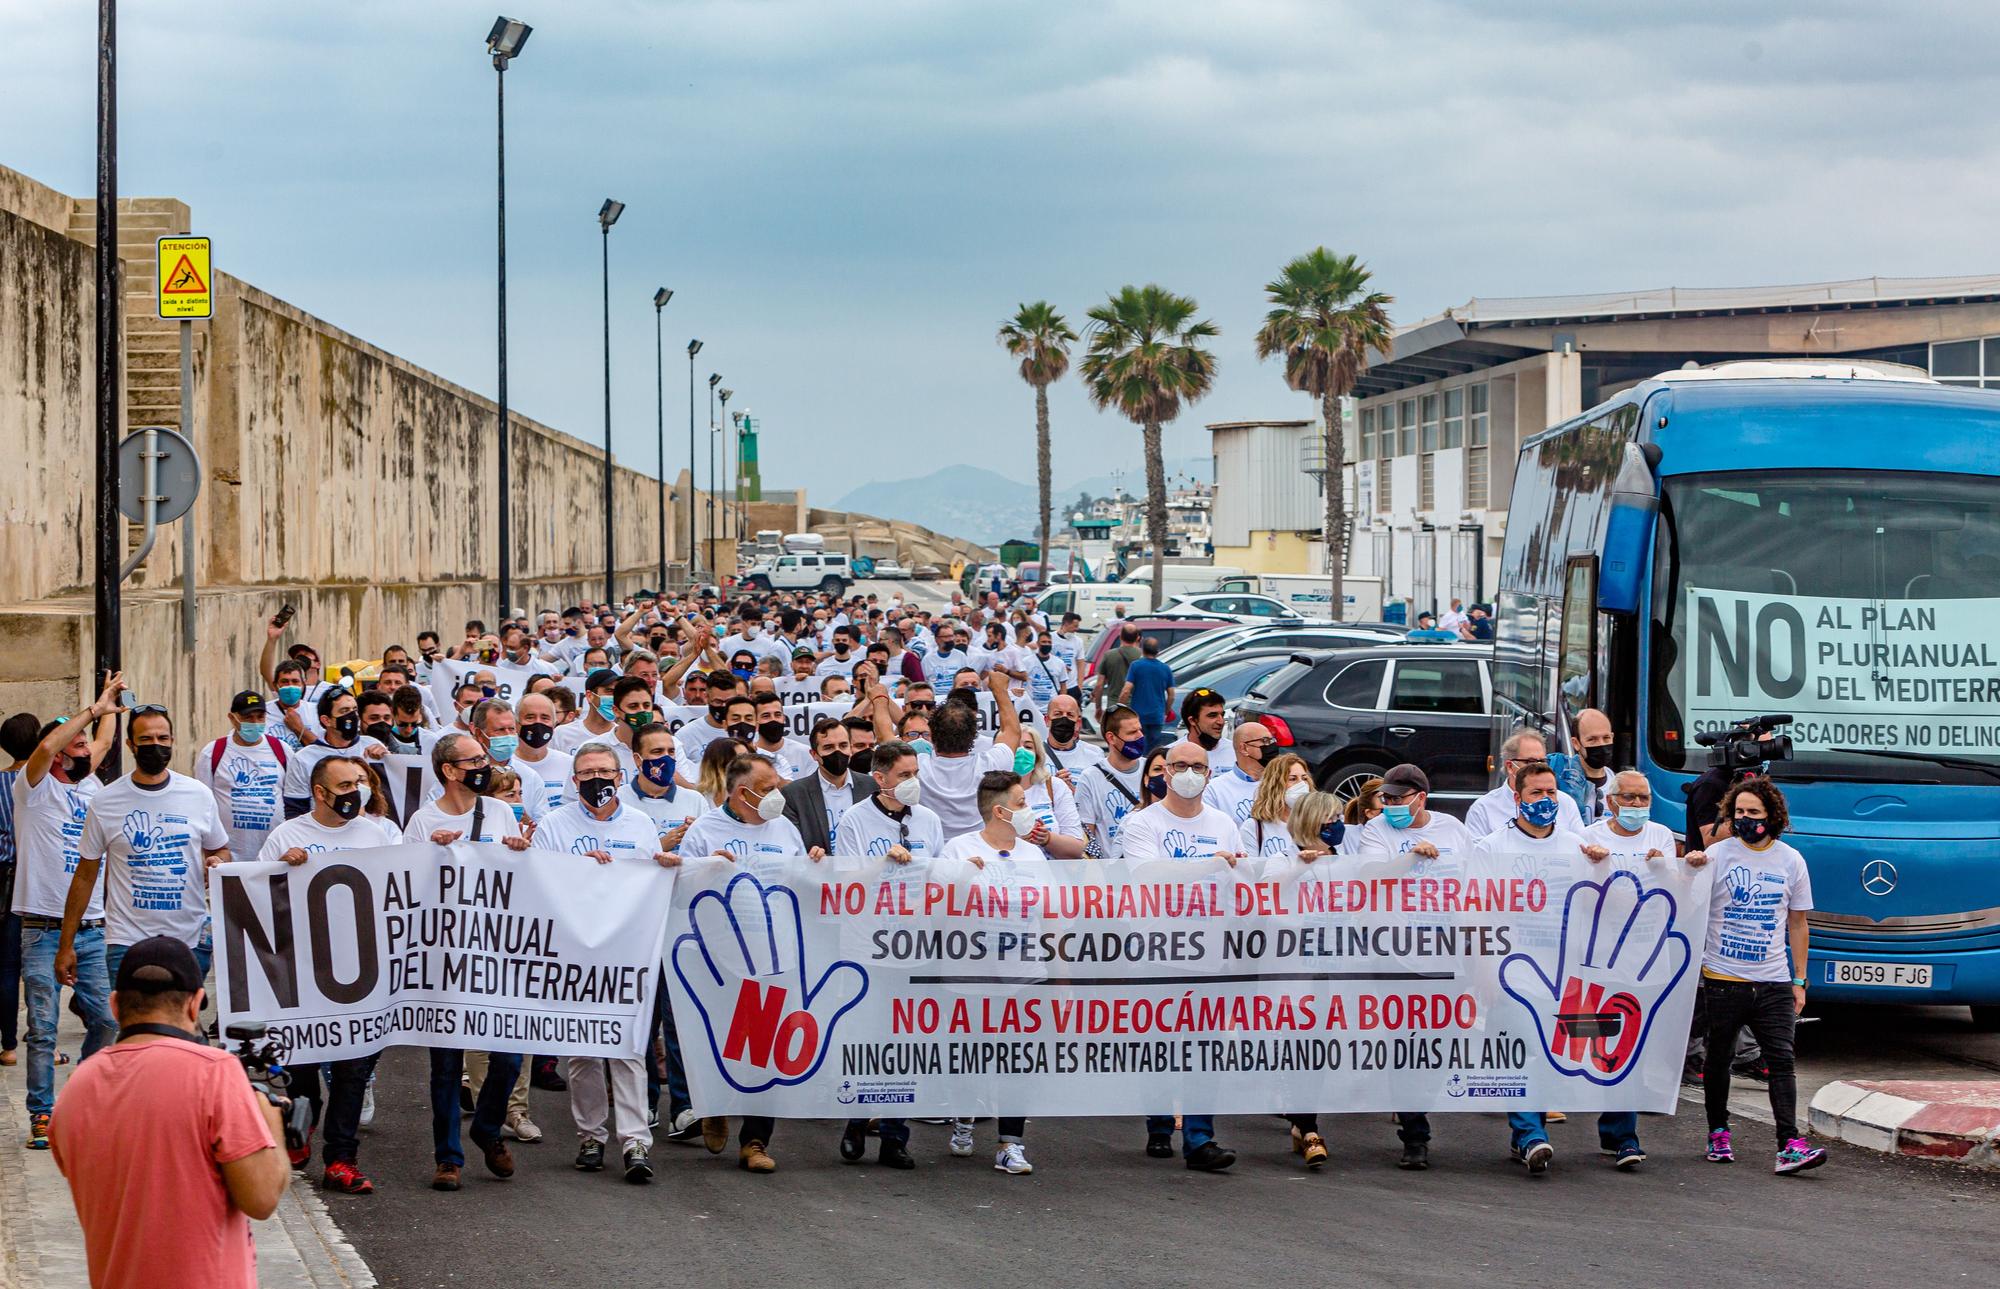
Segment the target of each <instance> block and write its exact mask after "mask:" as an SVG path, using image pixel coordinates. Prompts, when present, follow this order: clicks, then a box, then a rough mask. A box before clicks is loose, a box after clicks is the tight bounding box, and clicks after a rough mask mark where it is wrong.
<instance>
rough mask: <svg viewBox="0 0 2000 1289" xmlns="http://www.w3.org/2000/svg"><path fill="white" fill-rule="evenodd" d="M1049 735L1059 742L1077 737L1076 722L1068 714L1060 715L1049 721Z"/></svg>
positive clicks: (1065, 741)
mask: <svg viewBox="0 0 2000 1289" xmlns="http://www.w3.org/2000/svg"><path fill="white" fill-rule="evenodd" d="M1049 737H1050V738H1052V739H1054V740H1055V741H1056V742H1058V743H1067V742H1069V741H1070V740H1071V739H1074V738H1075V737H1076V722H1075V721H1073V720H1071V719H1070V718H1069V717H1067V716H1058V717H1056V718H1055V719H1054V720H1052V721H1050V722H1049Z"/></svg>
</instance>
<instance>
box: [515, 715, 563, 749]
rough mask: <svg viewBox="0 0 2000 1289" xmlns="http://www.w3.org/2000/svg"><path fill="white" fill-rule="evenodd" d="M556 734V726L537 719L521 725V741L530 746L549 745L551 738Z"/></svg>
mask: <svg viewBox="0 0 2000 1289" xmlns="http://www.w3.org/2000/svg"><path fill="white" fill-rule="evenodd" d="M555 736H556V727H555V726H553V725H544V724H542V723H541V722H540V721H536V722H535V723H534V724H532V725H523V726H522V727H521V741H522V742H523V743H526V744H527V745H528V746H529V747H547V746H548V743H549V740H550V739H552V738H554V737H555Z"/></svg>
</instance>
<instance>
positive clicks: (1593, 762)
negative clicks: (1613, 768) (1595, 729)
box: [1583, 743, 1611, 770]
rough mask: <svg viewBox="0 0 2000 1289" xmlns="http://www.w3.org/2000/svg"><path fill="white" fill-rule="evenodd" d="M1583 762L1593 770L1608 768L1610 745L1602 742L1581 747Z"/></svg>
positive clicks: (1609, 763)
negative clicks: (1594, 745)
mask: <svg viewBox="0 0 2000 1289" xmlns="http://www.w3.org/2000/svg"><path fill="white" fill-rule="evenodd" d="M1583 763H1584V764H1585V765H1587V766H1589V767H1590V768H1591V769H1593V770H1603V769H1608V768H1609V767H1610V765H1611V745H1610V744H1609V743H1604V744H1600V745H1599V746H1597V747H1587V748H1585V749H1583Z"/></svg>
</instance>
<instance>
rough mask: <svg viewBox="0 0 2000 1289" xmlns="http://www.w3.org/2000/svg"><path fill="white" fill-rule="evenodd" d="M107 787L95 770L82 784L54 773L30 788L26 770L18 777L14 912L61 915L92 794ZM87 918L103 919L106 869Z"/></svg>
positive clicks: (92, 893) (100, 875)
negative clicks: (63, 779) (65, 779)
mask: <svg viewBox="0 0 2000 1289" xmlns="http://www.w3.org/2000/svg"><path fill="white" fill-rule="evenodd" d="M103 788H104V781H103V780H101V779H99V778H98V777H97V776H96V775H94V774H86V775H84V776H83V782H81V783H64V782H63V781H62V780H60V779H58V778H56V776H55V775H54V774H52V773H44V774H43V775H42V781H41V782H40V783H37V784H36V785H35V786H33V787H32V788H31V787H29V786H28V775H27V772H26V771H23V772H22V773H20V774H19V775H17V776H15V779H14V908H13V912H15V913H31V914H33V915H35V916H36V917H45V918H59V917H61V916H62V915H63V906H64V905H65V904H66V903H67V902H68V900H69V883H70V878H71V877H72V876H73V875H74V874H75V872H76V860H77V854H76V847H77V843H78V842H79V841H81V840H82V839H83V825H84V821H85V820H87V819H88V818H89V817H90V803H91V800H92V798H94V797H96V795H97V794H98V793H99V792H101V791H102V790H103ZM83 916H84V918H85V920H86V921H91V922H96V921H99V920H100V919H102V918H103V917H104V870H103V869H102V868H99V869H98V870H97V885H96V886H94V887H92V888H91V891H90V903H89V904H88V905H87V906H86V907H85V908H84V911H83Z"/></svg>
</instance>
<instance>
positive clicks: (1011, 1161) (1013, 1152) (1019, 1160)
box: [968, 1134, 1035, 1177]
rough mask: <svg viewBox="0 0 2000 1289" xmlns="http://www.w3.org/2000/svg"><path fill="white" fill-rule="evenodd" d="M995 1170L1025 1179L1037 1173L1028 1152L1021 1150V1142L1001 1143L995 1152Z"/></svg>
mask: <svg viewBox="0 0 2000 1289" xmlns="http://www.w3.org/2000/svg"><path fill="white" fill-rule="evenodd" d="M968 1135H970V1134H968ZM993 1170H994V1171H995V1172H999V1173H1012V1174H1014V1176H1016V1177H1025V1176H1026V1175H1028V1174H1029V1173H1032V1172H1034V1171H1035V1166H1034V1165H1033V1164H1031V1163H1029V1162H1028V1155H1027V1152H1026V1151H1024V1150H1022V1149H1021V1143H1020V1142H1018V1141H1006V1142H1002V1143H1000V1149H998V1150H996V1151H994V1152H993Z"/></svg>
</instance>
